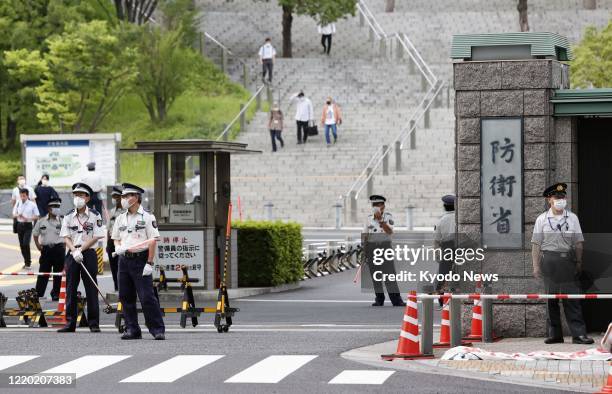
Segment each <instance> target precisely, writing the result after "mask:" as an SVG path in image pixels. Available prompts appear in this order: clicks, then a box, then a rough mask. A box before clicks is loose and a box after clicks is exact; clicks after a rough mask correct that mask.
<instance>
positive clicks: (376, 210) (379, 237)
mask: <svg viewBox="0 0 612 394" xmlns="http://www.w3.org/2000/svg"><path fill="white" fill-rule="evenodd" d="M386 201H387V199H386V198H385V197H383V196H379V195H376V194H374V195H371V196H370V202H371V204H372V214H371V215H368V220H367V222H366V225H365V228H364V230H363V232H364V233H366V234H368V236H367V237H366V242H365V252H366V259H367V264H368V269H369V271H370V276H371V277H372V283H373V285H374V293H375V294H376V298H375V299H374V303H373V304H372V306H383V304H384V303H385V292H384V290H383V287H382V283H381V282H380V281H376V280H374V278H373V275H374V272H376V271H382V273H383V274H395V266H394V265H393V260H386V261H384V263H383V264H382V265H379V266H376V265H374V263H373V261H372V258H371V257H372V254H373V250H374V249H376V248H391V235H392V234H393V225H394V222H393V216H392V215H391V214H390V213H389V212H387V211H385V202H386ZM384 282H385V286H386V287H387V292H388V293H389V299H390V300H391V303H392V304H393V306H406V303H405V302H404V301H403V300H402V296H401V295H400V291H399V287H398V286H397V282H396V281H389V280H385V281H384Z"/></svg>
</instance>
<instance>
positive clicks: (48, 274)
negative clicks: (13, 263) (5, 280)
mask: <svg viewBox="0 0 612 394" xmlns="http://www.w3.org/2000/svg"><path fill="white" fill-rule="evenodd" d="M0 275H1V276H64V274H63V273H62V272H0Z"/></svg>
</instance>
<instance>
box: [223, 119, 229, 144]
mask: <svg viewBox="0 0 612 394" xmlns="http://www.w3.org/2000/svg"><path fill="white" fill-rule="evenodd" d="M226 128H227V124H225V123H223V130H225V129H226ZM229 133H231V130H228V131H227V133H225V134H223V141H227V135H228V134H229Z"/></svg>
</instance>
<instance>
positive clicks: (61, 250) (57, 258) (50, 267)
mask: <svg viewBox="0 0 612 394" xmlns="http://www.w3.org/2000/svg"><path fill="white" fill-rule="evenodd" d="M65 257H66V248H65V247H64V244H63V243H62V244H57V245H49V246H43V248H42V251H41V253H40V260H38V263H39V264H40V268H39V269H38V272H62V271H63V270H64V259H65ZM47 283H49V277H48V276H42V275H41V276H39V277H38V279H37V280H36V293H37V294H38V297H44V295H45V291H46V290H47ZM61 285H62V277H61V276H54V277H53V288H52V289H51V298H58V297H59V293H60V286H61Z"/></svg>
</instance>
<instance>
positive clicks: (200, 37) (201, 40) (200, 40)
mask: <svg viewBox="0 0 612 394" xmlns="http://www.w3.org/2000/svg"><path fill="white" fill-rule="evenodd" d="M198 45H199V49H200V55H201V56H204V33H202V32H200V34H199V35H198Z"/></svg>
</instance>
